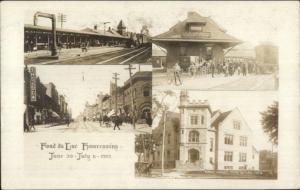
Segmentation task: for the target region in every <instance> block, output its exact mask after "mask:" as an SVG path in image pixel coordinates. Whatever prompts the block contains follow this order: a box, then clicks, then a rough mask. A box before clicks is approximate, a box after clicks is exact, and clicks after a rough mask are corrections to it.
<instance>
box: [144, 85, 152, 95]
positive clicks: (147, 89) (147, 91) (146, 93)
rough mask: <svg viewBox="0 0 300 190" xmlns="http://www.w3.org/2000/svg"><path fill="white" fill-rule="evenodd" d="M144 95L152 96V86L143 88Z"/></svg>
mask: <svg viewBox="0 0 300 190" xmlns="http://www.w3.org/2000/svg"><path fill="white" fill-rule="evenodd" d="M143 95H144V96H150V88H149V87H148V86H146V87H144V88H143Z"/></svg>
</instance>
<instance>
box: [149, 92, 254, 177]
mask: <svg viewBox="0 0 300 190" xmlns="http://www.w3.org/2000/svg"><path fill="white" fill-rule="evenodd" d="M179 109H180V113H179V114H178V113H167V114H168V115H167V120H166V132H165V139H166V140H165V152H164V155H165V156H164V158H165V167H167V168H176V169H178V170H193V171H201V170H258V169H259V153H258V152H257V151H256V149H255V148H254V146H253V134H252V131H251V129H250V127H249V126H248V124H247V123H246V121H245V120H244V118H243V116H242V114H241V112H240V111H239V109H238V108H235V109H233V110H230V111H227V112H221V111H220V110H217V111H214V112H212V110H211V107H210V105H209V102H208V101H206V100H204V101H190V100H189V97H188V93H187V91H182V92H181V94H180V105H179ZM162 134H163V122H162V121H161V122H160V124H159V126H158V127H157V128H155V129H154V131H153V135H154V137H155V138H157V139H156V140H155V141H156V142H158V143H157V148H156V151H155V153H154V154H155V155H154V158H155V159H154V167H161V164H160V162H161V159H162V158H161V157H162V156H161V154H162V153H161V150H162V148H161V147H162V146H161V144H162V143H160V142H162V141H161V139H162Z"/></svg>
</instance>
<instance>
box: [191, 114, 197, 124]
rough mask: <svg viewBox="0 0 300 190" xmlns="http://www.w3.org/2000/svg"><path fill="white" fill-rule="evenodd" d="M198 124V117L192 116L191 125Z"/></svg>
mask: <svg viewBox="0 0 300 190" xmlns="http://www.w3.org/2000/svg"><path fill="white" fill-rule="evenodd" d="M197 124H198V116H196V115H192V116H191V125H197Z"/></svg>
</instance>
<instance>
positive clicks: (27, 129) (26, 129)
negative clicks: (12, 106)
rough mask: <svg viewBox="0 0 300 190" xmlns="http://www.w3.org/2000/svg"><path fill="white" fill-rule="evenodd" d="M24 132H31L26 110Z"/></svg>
mask: <svg viewBox="0 0 300 190" xmlns="http://www.w3.org/2000/svg"><path fill="white" fill-rule="evenodd" d="M23 119H24V132H29V120H28V115H27V114H26V111H25V112H24V117H23Z"/></svg>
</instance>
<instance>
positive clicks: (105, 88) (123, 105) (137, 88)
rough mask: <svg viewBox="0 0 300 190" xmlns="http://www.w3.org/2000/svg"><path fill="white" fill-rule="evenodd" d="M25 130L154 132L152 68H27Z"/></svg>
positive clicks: (29, 131) (52, 131)
mask: <svg viewBox="0 0 300 190" xmlns="http://www.w3.org/2000/svg"><path fill="white" fill-rule="evenodd" d="M24 73H25V75H24V76H25V82H24V84H25V97H24V104H25V106H26V109H25V111H24V132H26V133H42V132H46V133H64V132H87V133H90V132H104V133H105V132H111V133H112V132H116V133H127V132H130V133H136V134H140V133H142V134H143V133H151V126H152V116H151V107H152V88H151V82H152V73H151V66H150V65H149V66H147V65H131V64H129V65H127V66H106V65H103V66H59V67H57V66H47V67H45V66H38V65H36V66H28V67H27V66H26V67H25V69H24Z"/></svg>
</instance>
